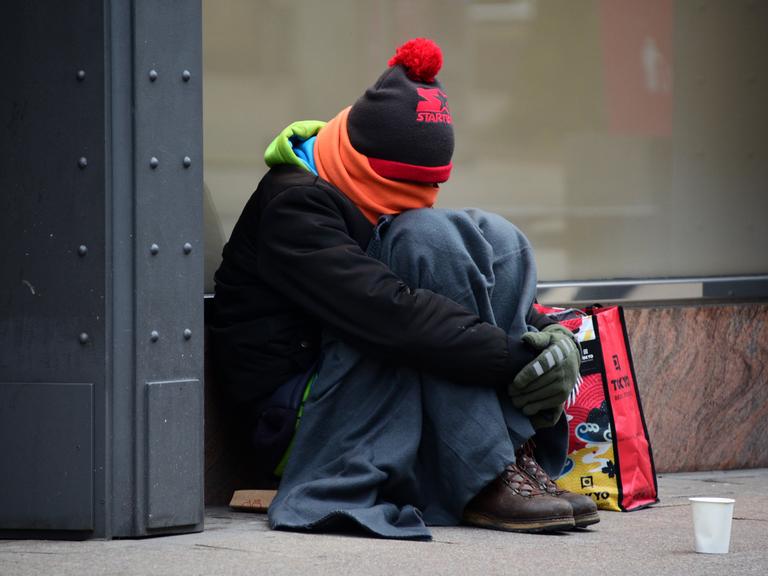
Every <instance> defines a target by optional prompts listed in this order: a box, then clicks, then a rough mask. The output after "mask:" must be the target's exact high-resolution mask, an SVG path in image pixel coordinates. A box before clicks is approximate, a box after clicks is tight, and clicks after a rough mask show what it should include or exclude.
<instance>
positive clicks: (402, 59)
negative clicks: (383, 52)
mask: <svg viewBox="0 0 768 576" xmlns="http://www.w3.org/2000/svg"><path fill="white" fill-rule="evenodd" d="M398 64H402V65H403V67H404V68H405V70H406V74H408V78H410V79H411V80H413V81H415V82H426V83H428V84H431V83H432V82H434V81H435V76H437V73H438V72H440V68H442V66H443V53H442V51H441V50H440V46H438V45H437V44H435V43H434V42H433V41H432V40H430V39H429V38H414V39H412V40H408V42H406V43H405V44H403V45H402V46H400V48H398V49H397V52H395V55H394V56H392V58H391V59H390V60H389V65H390V66H396V65H398Z"/></svg>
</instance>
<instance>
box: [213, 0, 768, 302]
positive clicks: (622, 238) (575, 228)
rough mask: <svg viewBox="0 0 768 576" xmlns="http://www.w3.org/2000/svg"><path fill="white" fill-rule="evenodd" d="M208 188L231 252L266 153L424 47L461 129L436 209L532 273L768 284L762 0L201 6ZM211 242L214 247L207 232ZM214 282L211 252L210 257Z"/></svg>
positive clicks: (303, 1) (767, 91) (232, 2)
mask: <svg viewBox="0 0 768 576" xmlns="http://www.w3.org/2000/svg"><path fill="white" fill-rule="evenodd" d="M203 9H204V22H203V25H204V65H205V70H204V106H205V118H204V122H205V180H206V184H207V187H208V188H209V190H210V199H211V200H212V204H211V205H210V208H211V209H210V210H209V211H208V213H207V216H206V218H207V223H208V227H209V228H210V229H214V230H218V231H219V232H217V234H208V235H207V236H208V237H209V238H215V237H217V235H218V237H219V238H220V239H221V241H223V239H224V238H226V237H227V236H228V234H229V233H230V231H231V229H232V227H233V226H234V223H235V221H236V219H237V217H238V215H239V213H240V211H241V209H242V207H243V206H244V204H245V202H246V200H247V199H248V197H249V195H250V194H251V193H252V191H253V190H254V189H255V187H256V185H257V183H258V181H259V179H260V178H261V176H262V175H263V174H264V172H265V170H266V167H265V166H264V163H263V160H262V156H263V151H264V149H265V148H266V146H267V144H268V143H269V142H270V141H271V139H272V138H273V137H274V135H275V134H276V133H277V132H279V131H280V130H281V129H282V128H283V127H284V126H286V125H287V124H289V123H290V122H292V121H294V120H299V119H321V120H324V119H329V118H331V117H332V116H334V115H335V114H336V113H337V112H338V111H339V110H340V109H341V108H343V107H345V106H347V105H349V104H352V103H353V102H354V101H355V99H356V98H357V97H358V96H359V95H360V94H362V92H363V91H364V90H365V88H366V87H367V86H369V85H370V84H371V83H373V82H374V81H375V79H376V78H377V77H378V76H379V75H380V74H381V72H383V70H384V68H385V66H386V62H387V60H388V59H389V57H390V56H391V54H392V53H393V52H394V49H395V48H396V47H397V46H398V45H399V44H400V43H401V42H403V41H405V40H407V39H408V38H411V37H416V36H428V37H432V38H434V39H435V40H436V41H437V42H438V43H439V44H440V45H441V47H442V48H443V52H444V56H445V64H444V68H443V71H442V72H441V74H440V79H441V81H442V83H443V85H444V86H445V88H446V92H447V93H448V96H449V103H450V106H451V112H452V115H453V118H454V122H455V129H456V153H455V156H454V164H455V166H454V171H453V175H452V177H451V180H450V181H449V182H448V183H446V184H445V185H444V186H443V187H442V188H441V193H440V197H439V200H438V206H443V207H463V206H477V207H480V208H484V209H488V210H492V211H495V212H498V213H500V214H502V215H503V216H505V217H506V218H508V219H509V220H510V221H512V222H514V223H515V224H517V225H518V226H519V227H520V228H521V229H522V230H523V231H524V232H525V233H526V234H527V235H528V236H529V238H530V239H531V242H532V243H533V245H534V248H535V249H536V252H537V259H538V262H539V277H540V279H541V280H577V279H601V278H658V277H685V276H701V275H704V276H709V275H731V274H733V275H735V274H760V273H763V274H764V273H766V272H768V224H766V218H767V217H768V162H766V158H767V156H768V154H766V153H767V152H768V138H767V137H766V134H768V106H766V104H765V103H766V102H768V67H766V66H765V62H764V59H765V58H764V57H765V55H766V54H768V34H766V30H768V3H765V2H756V1H753V0H709V1H707V0H700V1H696V2H693V1H688V0H679V1H677V2H673V1H672V0H643V1H642V2H638V1H635V0H592V1H587V0H583V1H579V2H573V1H572V0H510V1H494V2H480V1H478V2H469V1H459V0H454V1H449V0H445V1H438V0H429V1H420V2H410V1H405V0H387V1H357V0H354V1H353V0H327V1H323V2H317V1H313V0H295V1H289V0H271V1H267V0H262V1H253V0H205V1H204V3H203ZM209 242H211V240H209ZM209 251H210V258H209V262H208V275H209V283H208V287H209V289H210V277H211V275H212V273H213V271H214V270H215V268H216V266H217V265H218V263H217V261H216V257H217V255H218V253H219V252H220V246H217V247H211V249H210V250H209Z"/></svg>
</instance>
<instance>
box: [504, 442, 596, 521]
mask: <svg viewBox="0 0 768 576" xmlns="http://www.w3.org/2000/svg"><path fill="white" fill-rule="evenodd" d="M516 456H517V465H518V466H519V467H520V469H521V470H522V471H523V473H524V474H525V475H526V476H527V477H528V478H530V479H531V481H533V482H534V483H535V486H536V487H537V488H538V489H539V490H541V491H542V492H544V493H545V494H549V495H550V496H554V497H556V498H562V499H563V500H565V501H566V502H568V504H570V505H571V508H573V520H574V524H575V527H576V528H584V527H585V526H589V525H591V524H597V523H598V522H600V516H599V514H598V513H597V504H595V502H594V501H593V500H592V498H590V497H589V496H584V495H583V494H574V493H573V492H568V490H563V489H562V488H560V487H559V486H558V485H557V483H556V482H555V481H554V480H552V478H550V477H549V475H548V474H547V473H546V472H545V471H544V469H543V468H542V467H541V466H539V463H538V462H536V460H534V459H533V456H531V455H530V454H526V452H525V451H524V450H519V451H518V453H517V454H516Z"/></svg>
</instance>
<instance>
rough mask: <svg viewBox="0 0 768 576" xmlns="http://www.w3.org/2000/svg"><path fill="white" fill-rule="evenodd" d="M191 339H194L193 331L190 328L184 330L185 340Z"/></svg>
mask: <svg viewBox="0 0 768 576" xmlns="http://www.w3.org/2000/svg"><path fill="white" fill-rule="evenodd" d="M190 338H192V330H190V329H189V328H185V329H184V340H189V339H190Z"/></svg>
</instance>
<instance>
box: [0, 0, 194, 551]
mask: <svg viewBox="0 0 768 576" xmlns="http://www.w3.org/2000/svg"><path fill="white" fill-rule="evenodd" d="M200 19H201V10H200V2H199V0H174V1H169V2H151V1H149V0H134V1H132V2H131V1H128V0H124V1H119V0H114V1H112V2H109V1H100V0H91V1H86V2H76V3H68V2H55V1H53V0H47V1H42V0H38V1H35V2H14V3H10V4H8V6H4V8H3V18H2V19H0V70H1V71H2V73H3V77H4V78H3V81H2V82H0V536H24V537H33V536H41V537H47V536H56V537H75V538H83V537H107V538H109V537H113V536H139V535H147V534H160V533H164V532H180V531H192V530H200V529H202V516H203V486H202V482H203V461H202V445H203V421H202V413H203V410H202V409H203V406H202V363H203V353H202V352H203V351H202V325H203V322H202V293H203V282H202V252H203V247H202V222H201V217H202V102H201V94H202V86H201V77H200V76H201V64H202V62H201V22H200Z"/></svg>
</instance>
